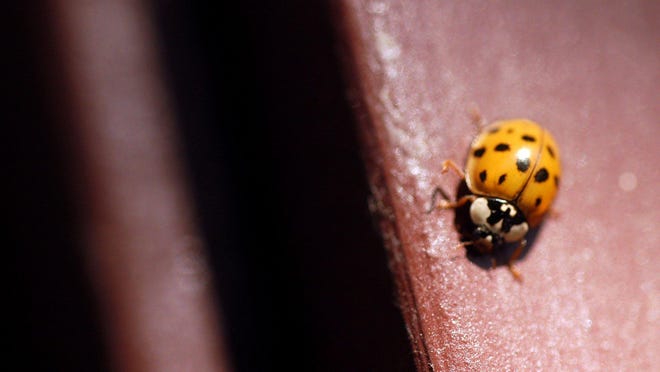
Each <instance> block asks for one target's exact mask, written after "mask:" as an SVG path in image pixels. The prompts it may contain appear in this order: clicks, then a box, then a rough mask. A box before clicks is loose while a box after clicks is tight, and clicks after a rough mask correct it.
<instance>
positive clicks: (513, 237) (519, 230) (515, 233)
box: [504, 222, 529, 243]
mask: <svg viewBox="0 0 660 372" xmlns="http://www.w3.org/2000/svg"><path fill="white" fill-rule="evenodd" d="M528 230H529V227H528V226H527V222H523V223H521V224H519V225H513V226H511V230H509V232H508V233H505V234H504V240H505V241H507V242H509V243H511V242H517V241H520V240H522V239H523V238H524V237H525V235H526V234H527V231H528Z"/></svg>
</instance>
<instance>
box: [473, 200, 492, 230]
mask: <svg viewBox="0 0 660 372" xmlns="http://www.w3.org/2000/svg"><path fill="white" fill-rule="evenodd" d="M489 216H490V208H488V200H486V198H476V199H475V200H474V201H473V202H472V205H470V218H471V219H472V222H473V223H474V224H475V225H486V224H488V222H487V221H486V219H487V218H488V217H489Z"/></svg>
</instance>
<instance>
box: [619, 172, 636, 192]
mask: <svg viewBox="0 0 660 372" xmlns="http://www.w3.org/2000/svg"><path fill="white" fill-rule="evenodd" d="M619 187H620V188H621V190H623V191H633V190H635V189H636V188H637V176H635V174H634V173H631V172H624V173H621V175H620V176H619Z"/></svg>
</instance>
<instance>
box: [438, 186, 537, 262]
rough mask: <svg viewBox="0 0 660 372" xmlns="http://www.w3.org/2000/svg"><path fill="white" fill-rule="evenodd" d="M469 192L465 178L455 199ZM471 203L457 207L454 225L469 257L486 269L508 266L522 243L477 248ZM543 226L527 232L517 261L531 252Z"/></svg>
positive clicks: (444, 194)
mask: <svg viewBox="0 0 660 372" xmlns="http://www.w3.org/2000/svg"><path fill="white" fill-rule="evenodd" d="M439 191H440V193H441V194H442V195H443V196H445V197H446V196H447V194H446V193H445V192H444V191H443V190H442V189H439ZM469 194H472V192H471V191H470V189H469V188H468V187H467V184H466V183H465V180H463V181H461V183H460V184H459V186H458V188H457V191H456V197H455V199H454V200H458V199H460V198H461V197H463V196H465V195H469ZM470 204H471V203H469V202H468V203H466V204H464V205H463V206H461V207H459V208H456V209H455V214H454V226H455V227H456V230H457V231H458V232H459V234H460V240H461V243H463V244H464V248H465V251H466V257H467V259H468V260H470V261H471V262H472V263H473V264H475V265H477V266H479V267H481V268H482V269H484V270H490V269H492V268H493V265H495V266H496V267H499V266H508V263H509V258H510V257H511V255H512V254H513V252H514V251H515V249H516V248H517V247H518V245H519V244H520V243H518V242H515V243H507V244H505V245H503V246H500V247H498V248H496V249H494V250H493V251H492V252H481V251H479V250H478V249H476V248H475V247H474V246H473V245H472V244H471V242H472V239H471V235H472V232H473V231H474V229H475V227H476V226H475V224H474V223H473V222H472V220H471V219H470ZM542 227H543V224H541V225H539V226H537V227H535V228H533V229H530V231H529V232H528V233H527V236H526V239H527V245H526V246H525V248H524V249H523V250H522V252H521V253H520V256H518V259H517V260H516V261H521V260H524V259H525V257H526V256H527V253H529V251H530V250H531V249H532V247H533V246H534V242H535V241H536V238H537V236H538V234H539V232H540V230H541V228H542ZM514 264H515V263H514Z"/></svg>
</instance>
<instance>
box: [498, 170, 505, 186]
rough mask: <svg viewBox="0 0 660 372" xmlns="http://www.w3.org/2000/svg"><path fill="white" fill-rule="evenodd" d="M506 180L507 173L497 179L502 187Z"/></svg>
mask: <svg viewBox="0 0 660 372" xmlns="http://www.w3.org/2000/svg"><path fill="white" fill-rule="evenodd" d="M505 180H506V173H504V174H503V175H501V176H500V178H498V179H497V184H498V185H501V184H502V183H503V182H504V181H505Z"/></svg>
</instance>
